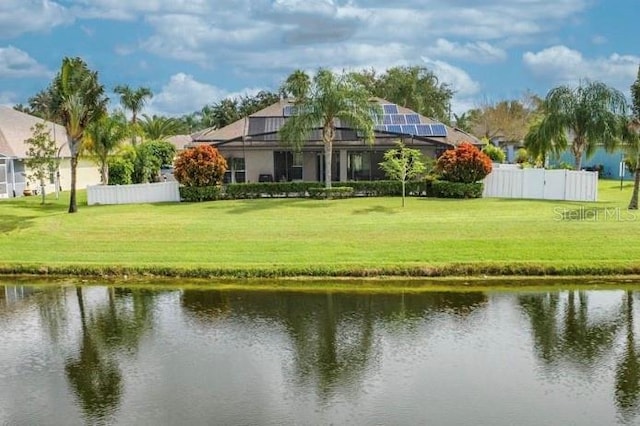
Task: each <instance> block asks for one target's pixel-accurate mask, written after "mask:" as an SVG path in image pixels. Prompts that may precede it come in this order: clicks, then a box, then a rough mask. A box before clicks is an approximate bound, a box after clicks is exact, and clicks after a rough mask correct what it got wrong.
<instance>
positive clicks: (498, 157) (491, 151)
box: [482, 142, 507, 163]
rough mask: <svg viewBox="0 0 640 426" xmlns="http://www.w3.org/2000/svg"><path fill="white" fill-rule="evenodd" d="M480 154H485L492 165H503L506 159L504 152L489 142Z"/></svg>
mask: <svg viewBox="0 0 640 426" xmlns="http://www.w3.org/2000/svg"><path fill="white" fill-rule="evenodd" d="M482 152H483V153H485V154H486V155H487V157H489V158H491V161H493V162H494V163H504V161H505V159H506V158H507V156H506V155H505V153H504V151H503V150H502V149H500V148H499V147H497V146H495V145H494V144H492V143H491V142H489V143H487V144H486V145H485V146H484V147H483V148H482Z"/></svg>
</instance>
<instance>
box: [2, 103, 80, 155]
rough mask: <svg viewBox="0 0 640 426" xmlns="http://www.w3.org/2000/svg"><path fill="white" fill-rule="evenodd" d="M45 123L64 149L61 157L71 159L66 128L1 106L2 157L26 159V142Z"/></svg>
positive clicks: (59, 145)
mask: <svg viewBox="0 0 640 426" xmlns="http://www.w3.org/2000/svg"><path fill="white" fill-rule="evenodd" d="M43 122H44V123H45V124H46V126H47V128H48V129H49V130H50V131H51V132H50V134H51V137H53V138H54V139H55V140H56V144H57V145H58V148H60V147H62V150H61V152H60V155H61V156H62V157H69V156H70V155H71V153H70V152H69V148H68V145H67V132H66V130H65V128H64V127H62V126H60V125H58V124H53V123H51V122H47V121H44V120H43V119H41V118H38V117H34V116H32V115H29V114H25V113H23V112H20V111H16V110H14V109H13V108H11V107H7V106H2V105H0V155H3V156H7V157H16V158H26V156H27V145H26V144H25V143H24V141H25V140H26V139H29V138H30V137H31V136H32V135H33V132H32V129H33V127H34V126H35V125H36V124H37V123H43Z"/></svg>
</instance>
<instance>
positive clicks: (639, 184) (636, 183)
mask: <svg viewBox="0 0 640 426" xmlns="http://www.w3.org/2000/svg"><path fill="white" fill-rule="evenodd" d="M639 188H640V164H638V165H636V171H635V172H634V179H633V193H632V194H631V201H630V202H629V210H638V189H639Z"/></svg>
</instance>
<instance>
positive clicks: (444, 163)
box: [437, 142, 492, 183]
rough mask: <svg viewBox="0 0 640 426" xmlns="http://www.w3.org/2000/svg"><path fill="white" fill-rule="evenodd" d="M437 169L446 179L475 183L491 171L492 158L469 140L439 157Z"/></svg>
mask: <svg viewBox="0 0 640 426" xmlns="http://www.w3.org/2000/svg"><path fill="white" fill-rule="evenodd" d="M437 169H438V171H439V172H440V173H441V174H442V177H443V178H444V180H448V181H450V182H462V183H474V182H478V181H479V180H482V179H483V178H484V177H485V176H487V175H488V174H489V173H491V170H492V166H491V159H490V158H489V157H488V156H487V155H486V154H484V153H482V152H481V151H479V150H478V148H476V147H475V146H473V145H471V144H470V143H468V142H463V143H461V144H460V145H459V146H458V147H456V148H455V149H450V150H448V151H445V152H444V154H442V156H441V157H440V158H439V159H438V163H437Z"/></svg>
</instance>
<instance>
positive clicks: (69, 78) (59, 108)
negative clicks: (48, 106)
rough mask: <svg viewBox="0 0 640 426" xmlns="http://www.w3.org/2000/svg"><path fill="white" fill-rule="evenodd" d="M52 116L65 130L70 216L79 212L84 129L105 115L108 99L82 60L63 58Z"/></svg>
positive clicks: (93, 72)
mask: <svg viewBox="0 0 640 426" xmlns="http://www.w3.org/2000/svg"><path fill="white" fill-rule="evenodd" d="M52 97H53V101H52V111H53V115H54V116H55V117H56V118H58V119H59V120H60V122H61V123H62V124H63V125H64V127H65V128H66V130H67V139H68V144H69V150H70V151H71V196H70V199H69V213H75V212H77V211H78V205H77V202H76V175H77V168H78V157H79V154H80V148H81V146H82V141H83V138H84V132H85V129H86V128H87V127H88V126H89V125H90V124H91V123H93V122H94V121H97V120H99V119H100V117H102V116H103V115H104V114H105V113H106V109H107V102H108V98H107V97H105V96H104V86H102V85H101V84H100V83H99V82H98V73H97V72H96V71H91V70H90V69H89V67H88V66H87V64H86V63H85V62H84V61H83V60H82V59H81V58H77V57H76V58H69V57H66V58H64V59H63V60H62V66H61V68H60V72H59V73H58V75H57V76H56V77H55V79H54V82H53V90H52Z"/></svg>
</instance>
